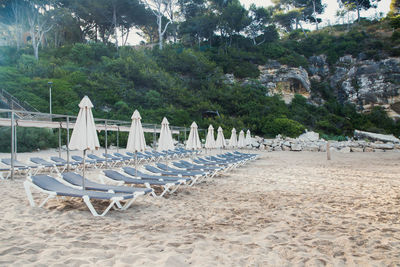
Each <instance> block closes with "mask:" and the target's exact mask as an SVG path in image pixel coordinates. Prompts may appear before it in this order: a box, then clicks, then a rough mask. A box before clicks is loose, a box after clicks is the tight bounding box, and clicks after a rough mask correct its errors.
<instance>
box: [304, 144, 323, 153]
mask: <svg viewBox="0 0 400 267" xmlns="http://www.w3.org/2000/svg"><path fill="white" fill-rule="evenodd" d="M303 151H311V152H318V151H319V146H318V145H315V144H307V145H306V146H303Z"/></svg>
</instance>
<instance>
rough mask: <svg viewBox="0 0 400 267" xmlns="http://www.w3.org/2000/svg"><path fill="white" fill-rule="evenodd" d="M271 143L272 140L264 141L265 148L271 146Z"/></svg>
mask: <svg viewBox="0 0 400 267" xmlns="http://www.w3.org/2000/svg"><path fill="white" fill-rule="evenodd" d="M273 142H274V140H273V139H264V145H266V146H270V145H272V143H273Z"/></svg>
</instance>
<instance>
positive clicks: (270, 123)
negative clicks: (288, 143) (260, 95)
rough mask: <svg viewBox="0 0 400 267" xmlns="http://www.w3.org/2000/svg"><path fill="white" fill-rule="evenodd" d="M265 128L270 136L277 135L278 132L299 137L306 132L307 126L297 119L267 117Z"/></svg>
mask: <svg viewBox="0 0 400 267" xmlns="http://www.w3.org/2000/svg"><path fill="white" fill-rule="evenodd" d="M263 130H264V132H265V133H266V134H267V135H268V136H270V137H275V136H276V135H278V134H282V135H283V136H289V137H297V136H299V135H300V134H302V133H303V132H304V130H305V127H304V125H302V124H301V123H299V122H297V121H294V120H291V119H288V118H286V117H280V118H266V119H265V120H264V124H263Z"/></svg>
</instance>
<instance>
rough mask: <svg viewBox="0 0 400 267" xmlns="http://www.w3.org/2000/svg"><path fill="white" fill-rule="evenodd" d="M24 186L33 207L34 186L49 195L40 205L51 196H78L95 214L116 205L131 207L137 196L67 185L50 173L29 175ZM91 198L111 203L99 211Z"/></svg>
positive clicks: (98, 214) (105, 212) (122, 207)
mask: <svg viewBox="0 0 400 267" xmlns="http://www.w3.org/2000/svg"><path fill="white" fill-rule="evenodd" d="M24 187H25V192H26V195H27V197H28V201H29V204H30V205H31V206H32V207H34V206H36V204H35V201H34V199H33V196H32V192H31V189H32V188H34V189H36V190H38V191H40V192H42V193H44V194H47V195H48V196H47V198H46V199H44V200H43V201H42V202H41V203H40V205H39V207H42V206H43V205H44V204H46V202H47V201H48V200H49V199H51V198H56V197H77V198H82V199H83V201H84V202H85V204H86V206H87V207H88V208H89V210H90V212H91V213H92V214H93V216H104V215H106V214H107V212H108V211H109V210H110V209H111V208H113V207H114V208H115V206H116V207H118V208H119V209H121V210H126V209H127V208H129V206H130V205H132V203H133V201H134V200H135V199H136V197H137V196H136V195H135V194H121V193H111V192H99V191H91V190H82V189H78V188H75V187H71V186H67V185H65V184H63V183H61V182H60V181H58V180H56V179H55V178H53V177H50V176H48V175H35V176H29V177H27V179H26V181H25V182H24ZM91 199H100V200H109V201H110V204H109V205H108V206H107V208H106V209H105V210H104V211H103V212H102V213H98V212H97V211H96V209H95V208H94V207H93V205H92V203H91V201H90V200H91ZM121 201H127V202H126V203H125V205H122V204H121Z"/></svg>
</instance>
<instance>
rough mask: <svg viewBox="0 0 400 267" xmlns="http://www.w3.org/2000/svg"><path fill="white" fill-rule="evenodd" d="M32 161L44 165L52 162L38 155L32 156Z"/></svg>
mask: <svg viewBox="0 0 400 267" xmlns="http://www.w3.org/2000/svg"><path fill="white" fill-rule="evenodd" d="M31 161H32V162H34V163H36V164H42V165H48V164H51V163H50V162H47V161H46V160H44V159H42V158H37V157H33V158H31Z"/></svg>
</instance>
